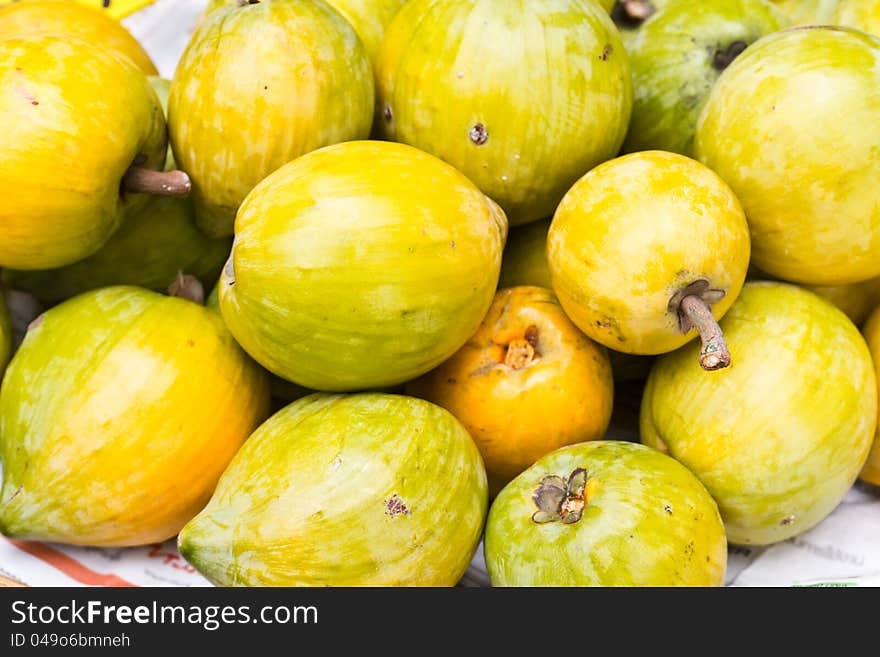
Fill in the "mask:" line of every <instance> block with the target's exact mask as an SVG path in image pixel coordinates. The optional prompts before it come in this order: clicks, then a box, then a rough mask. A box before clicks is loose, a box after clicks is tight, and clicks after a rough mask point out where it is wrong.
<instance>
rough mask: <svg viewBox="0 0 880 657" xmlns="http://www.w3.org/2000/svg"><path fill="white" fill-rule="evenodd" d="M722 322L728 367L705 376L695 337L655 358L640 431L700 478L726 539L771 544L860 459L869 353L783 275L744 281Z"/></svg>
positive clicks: (789, 532) (846, 484)
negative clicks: (773, 279) (777, 279)
mask: <svg viewBox="0 0 880 657" xmlns="http://www.w3.org/2000/svg"><path fill="white" fill-rule="evenodd" d="M721 328H722V329H723V330H724V335H725V337H726V339H727V344H728V347H729V348H730V352H731V354H732V356H733V366H732V367H730V368H728V369H725V370H722V371H719V372H715V373H713V374H712V375H711V376H709V375H706V374H705V373H704V372H702V371H701V370H700V368H699V366H698V365H697V364H696V358H695V351H696V349H697V346H696V345H688V346H687V347H685V348H683V349H681V350H679V351H676V352H674V353H671V354H667V355H665V356H662V357H660V358H659V359H658V360H657V362H656V364H655V365H654V368H653V370H652V371H651V375H650V377H649V378H648V383H647V386H646V388H645V393H644V397H643V399H642V407H641V422H640V423H641V440H642V442H643V443H645V444H646V445H650V446H651V447H655V448H656V449H659V450H661V451H663V452H666V453H668V454H669V455H670V456H672V457H674V458H676V459H678V460H679V461H681V462H682V463H683V464H684V465H685V466H687V468H688V469H689V470H690V471H691V472H693V473H694V474H695V475H696V476H697V477H698V478H699V479H700V481H702V482H703V484H704V485H705V486H706V488H707V489H708V491H709V492H710V493H711V494H712V497H713V498H715V500H716V501H717V502H718V507H719V509H720V510H721V516H722V518H723V519H724V523H725V526H726V528H727V537H728V540H729V541H730V542H731V543H735V544H742V545H768V544H771V543H777V542H779V541H783V540H785V539H788V538H791V537H792V536H795V535H798V534H801V533H802V532H805V531H806V530H808V529H810V528H811V527H813V526H814V525H816V524H817V523H818V522H820V521H821V520H823V519H824V518H825V517H826V516H827V515H828V514H829V513H831V511H832V510H833V509H834V508H835V507H836V506H837V504H838V503H839V502H840V501H841V499H843V496H844V495H845V494H846V492H847V491H848V490H849V488H850V487H851V486H852V484H853V482H854V481H855V480H856V477H857V476H858V474H859V471H860V470H861V468H862V466H863V465H864V463H865V459H866V458H867V456H868V450H869V449H870V446H871V441H872V440H873V438H874V431H875V427H876V424H877V383H876V379H875V373H874V367H873V365H872V363H871V354H870V352H869V351H868V347H867V345H866V344H865V340H864V338H862V336H861V335H860V334H859V331H858V329H857V328H856V327H855V325H853V323H852V322H851V321H850V320H849V319H848V318H847V317H846V316H845V315H844V314H843V313H842V312H841V311H840V310H838V309H837V308H835V307H834V306H832V305H831V304H830V303H828V302H827V301H825V300H824V299H821V298H819V297H818V296H816V295H815V294H813V293H812V292H809V291H806V290H803V289H801V288H799V287H796V286H794V285H787V284H784V283H747V284H746V286H745V287H744V288H743V291H742V293H741V294H740V296H739V299H737V301H736V303H735V304H734V305H733V307H732V308H731V309H730V310H729V311H728V313H727V315H725V317H724V319H723V320H722V321H721Z"/></svg>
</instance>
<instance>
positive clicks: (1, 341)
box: [0, 293, 12, 381]
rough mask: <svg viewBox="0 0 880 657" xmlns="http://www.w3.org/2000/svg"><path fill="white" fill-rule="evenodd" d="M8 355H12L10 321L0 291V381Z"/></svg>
mask: <svg viewBox="0 0 880 657" xmlns="http://www.w3.org/2000/svg"><path fill="white" fill-rule="evenodd" d="M10 356H12V322H11V321H10V318H9V310H8V309H7V308H6V301H5V299H4V298H3V294H2V293H0V381H2V379H3V370H4V369H6V363H8V362H9V358H10Z"/></svg>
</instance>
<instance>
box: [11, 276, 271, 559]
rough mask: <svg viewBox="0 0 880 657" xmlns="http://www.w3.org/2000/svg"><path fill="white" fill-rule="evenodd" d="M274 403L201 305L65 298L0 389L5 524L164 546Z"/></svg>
mask: <svg viewBox="0 0 880 657" xmlns="http://www.w3.org/2000/svg"><path fill="white" fill-rule="evenodd" d="M268 404H269V389H268V384H267V382H266V379H265V376H264V374H263V373H262V372H261V371H260V369H259V368H257V367H256V366H255V365H254V363H253V362H251V361H250V359H248V358H247V356H246V355H245V354H244V352H242V351H241V349H240V348H239V347H238V345H237V344H236V343H235V341H234V340H233V339H232V336H231V335H230V334H229V332H228V331H227V330H226V329H225V327H224V326H223V322H222V320H221V319H220V317H218V316H217V314H216V313H214V312H212V311H210V310H207V309H206V308H204V307H202V306H200V305H198V304H196V303H193V302H191V301H187V300H184V299H179V298H173V297H166V296H163V295H160V294H157V293H155V292H150V291H147V290H143V289H139V288H135V287H124V286H119V287H110V288H104V289H102V290H97V291H95V292H87V293H85V294H82V295H80V296H78V297H76V298H74V299H71V300H69V301H67V302H65V303H63V304H61V305H59V306H56V307H55V308H52V309H51V310H48V311H47V312H46V313H45V314H44V315H42V316H41V317H40V318H38V319H37V320H36V321H35V322H34V323H33V324H32V325H31V328H30V330H29V331H28V334H27V336H26V337H25V339H24V342H23V343H22V345H21V347H20V349H19V350H18V352H17V353H16V354H15V356H14V357H13V359H12V361H11V362H10V364H9V367H8V368H7V370H6V376H5V378H4V380H3V387H2V390H0V428H2V434H3V440H2V442H0V455H2V462H3V486H2V489H0V530H2V532H3V533H4V534H5V535H7V536H10V537H19V538H27V539H37V540H46V541H57V542H60V543H72V544H77V545H94V546H125V545H146V544H150V543H157V542H160V541H164V540H166V539H168V538H170V537H172V536H174V535H175V534H176V533H177V532H178V531H179V530H180V528H181V527H182V526H183V525H184V524H185V523H186V522H187V521H189V520H190V519H191V518H192V517H193V516H195V514H196V513H198V511H199V510H200V509H201V508H202V507H203V506H204V505H205V503H206V502H207V501H208V499H209V498H210V496H211V492H212V491H213V489H214V486H215V484H216V483H217V480H218V479H219V477H220V474H221V473H222V472H223V470H224V468H225V467H226V466H227V465H228V463H229V461H230V460H231V459H232V456H233V455H234V454H235V452H236V450H237V449H238V448H239V447H240V446H241V444H242V443H243V442H244V440H245V439H246V438H247V437H248V435H249V434H250V433H251V432H252V431H253V430H254V428H256V426H257V425H258V424H259V423H260V422H261V421H262V420H263V419H265V417H266V414H267V411H268Z"/></svg>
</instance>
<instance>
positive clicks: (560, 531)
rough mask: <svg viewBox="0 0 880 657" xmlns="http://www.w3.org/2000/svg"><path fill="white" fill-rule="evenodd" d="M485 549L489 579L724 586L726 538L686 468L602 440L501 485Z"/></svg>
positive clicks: (561, 453)
mask: <svg viewBox="0 0 880 657" xmlns="http://www.w3.org/2000/svg"><path fill="white" fill-rule="evenodd" d="M485 556H486V565H487V567H488V570H489V577H490V579H491V581H492V584H493V586H545V587H546V586H721V584H722V583H723V582H724V572H725V568H726V565H727V542H726V540H725V535H724V526H723V525H722V523H721V518H720V517H719V516H718V507H717V506H716V505H715V502H714V501H713V500H712V498H711V497H710V496H709V493H707V492H706V489H705V488H704V487H703V485H702V484H701V483H700V482H699V480H697V478H696V477H694V475H692V474H691V473H690V472H688V470H687V469H686V468H685V467H684V466H682V465H681V464H680V463H677V462H676V461H675V460H674V459H671V458H669V457H668V456H664V455H663V454H660V453H659V452H656V451H654V450H651V449H648V448H646V447H645V446H643V445H639V444H637V443H628V442H619V441H610V440H599V441H595V442H589V443H582V444H579V445H572V446H569V447H563V448H562V449H558V450H556V451H555V452H552V453H551V454H548V455H547V456H545V457H543V458H542V459H540V460H539V461H538V462H537V463H535V464H534V465H533V466H532V467H530V468H529V469H528V470H526V471H525V472H523V473H522V474H521V475H519V476H518V477H517V478H516V479H514V480H513V481H512V482H511V483H510V484H508V485H507V486H506V487H505V488H504V490H503V491H501V494H500V495H499V496H498V497H497V498H496V499H495V501H494V502H493V503H492V507H491V509H490V510H489V518H488V520H487V522H486V538H485Z"/></svg>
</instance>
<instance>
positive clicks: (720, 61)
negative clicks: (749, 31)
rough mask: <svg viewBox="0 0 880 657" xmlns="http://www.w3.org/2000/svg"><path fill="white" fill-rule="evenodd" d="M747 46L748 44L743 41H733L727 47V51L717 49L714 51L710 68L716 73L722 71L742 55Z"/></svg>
mask: <svg viewBox="0 0 880 657" xmlns="http://www.w3.org/2000/svg"><path fill="white" fill-rule="evenodd" d="M748 45H749V44H747V43H746V42H745V41H734V42H733V43H731V44H730V45H729V46H727V50H721V49H720V48H719V49H718V50H716V51H715V56H714V57H713V58H712V66H714V67H715V70H716V71H718V72H721V71H723V70H724V69H726V68H727V67H728V66H730V65H731V64H732V63H733V60H734V59H736V58H737V57H739V56H740V55H741V54H742V53H743V51H744V50H745V49H746V48H747V47H748Z"/></svg>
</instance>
